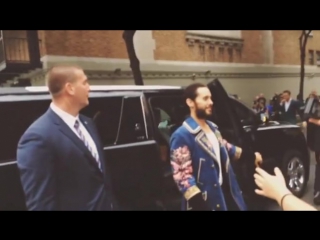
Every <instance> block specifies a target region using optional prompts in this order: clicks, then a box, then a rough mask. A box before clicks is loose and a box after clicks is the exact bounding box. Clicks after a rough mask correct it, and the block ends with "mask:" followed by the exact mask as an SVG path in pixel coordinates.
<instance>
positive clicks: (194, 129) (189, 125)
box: [183, 117, 218, 162]
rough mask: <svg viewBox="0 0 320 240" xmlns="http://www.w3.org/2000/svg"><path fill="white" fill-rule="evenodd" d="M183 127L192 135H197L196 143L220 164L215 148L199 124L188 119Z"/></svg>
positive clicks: (190, 118)
mask: <svg viewBox="0 0 320 240" xmlns="http://www.w3.org/2000/svg"><path fill="white" fill-rule="evenodd" d="M183 125H184V126H185V127H186V129H187V130H188V131H189V132H190V133H192V134H195V135H196V137H195V141H196V143H197V144H199V146H200V147H201V148H202V149H203V150H204V151H205V152H206V153H207V154H208V155H209V156H210V157H211V158H212V159H213V160H214V161H216V162H218V159H217V156H216V154H215V152H214V150H213V146H212V144H211V143H210V141H209V139H208V138H207V136H206V134H205V133H204V131H202V129H201V128H200V126H199V125H198V124H197V122H196V121H195V120H194V119H193V118H192V117H189V118H187V119H186V120H185V121H184V123H183Z"/></svg>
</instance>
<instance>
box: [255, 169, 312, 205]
mask: <svg viewBox="0 0 320 240" xmlns="http://www.w3.org/2000/svg"><path fill="white" fill-rule="evenodd" d="M274 173H275V175H274V176H273V175H271V174H269V173H267V172H266V171H264V170H263V169H262V168H257V169H256V173H255V174H254V179H255V183H256V185H257V186H258V187H259V189H256V190H255V192H256V194H258V195H260V196H264V197H267V198H270V199H272V200H275V201H276V202H277V203H278V204H279V206H280V207H281V209H282V210H284V211H317V209H316V208H314V207H313V206H311V205H310V204H308V203H306V202H304V201H302V200H301V199H299V198H297V197H296V196H294V195H293V194H292V193H291V192H290V190H289V189H288V188H287V186H286V182H285V179H284V176H283V174H282V172H281V171H280V169H279V168H275V169H274Z"/></svg>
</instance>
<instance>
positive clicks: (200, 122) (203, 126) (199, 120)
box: [191, 114, 207, 128]
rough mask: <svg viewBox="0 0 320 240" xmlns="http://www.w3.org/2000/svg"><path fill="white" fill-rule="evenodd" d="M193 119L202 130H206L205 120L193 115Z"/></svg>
mask: <svg viewBox="0 0 320 240" xmlns="http://www.w3.org/2000/svg"><path fill="white" fill-rule="evenodd" d="M191 117H192V118H193V119H194V120H195V121H196V122H197V123H198V125H199V126H200V127H201V128H206V126H207V122H206V120H205V119H199V118H198V117H197V116H196V115H195V114H191Z"/></svg>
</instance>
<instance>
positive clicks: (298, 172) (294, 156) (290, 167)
mask: <svg viewBox="0 0 320 240" xmlns="http://www.w3.org/2000/svg"><path fill="white" fill-rule="evenodd" d="M308 167H309V166H307V164H306V162H305V161H304V159H303V155H302V154H301V152H299V151H297V150H288V151H286V153H285V154H284V156H283V162H282V169H281V170H282V173H283V175H284V177H285V180H286V184H287V187H288V188H289V190H290V191H291V192H292V193H293V194H294V195H295V196H296V197H298V198H301V197H302V196H303V195H304V193H305V191H306V188H307V183H308V182H307V168H308Z"/></svg>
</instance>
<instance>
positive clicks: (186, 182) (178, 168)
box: [171, 146, 196, 193]
mask: <svg viewBox="0 0 320 240" xmlns="http://www.w3.org/2000/svg"><path fill="white" fill-rule="evenodd" d="M171 166H172V168H173V178H174V180H175V182H176V183H177V185H178V187H179V190H180V191H182V193H184V192H185V191H187V190H188V188H190V187H192V186H194V185H196V183H195V179H194V177H193V175H192V173H193V169H192V160H191V153H190V150H189V149H188V147H187V146H183V147H179V148H177V149H174V150H173V151H172V154H171Z"/></svg>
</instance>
